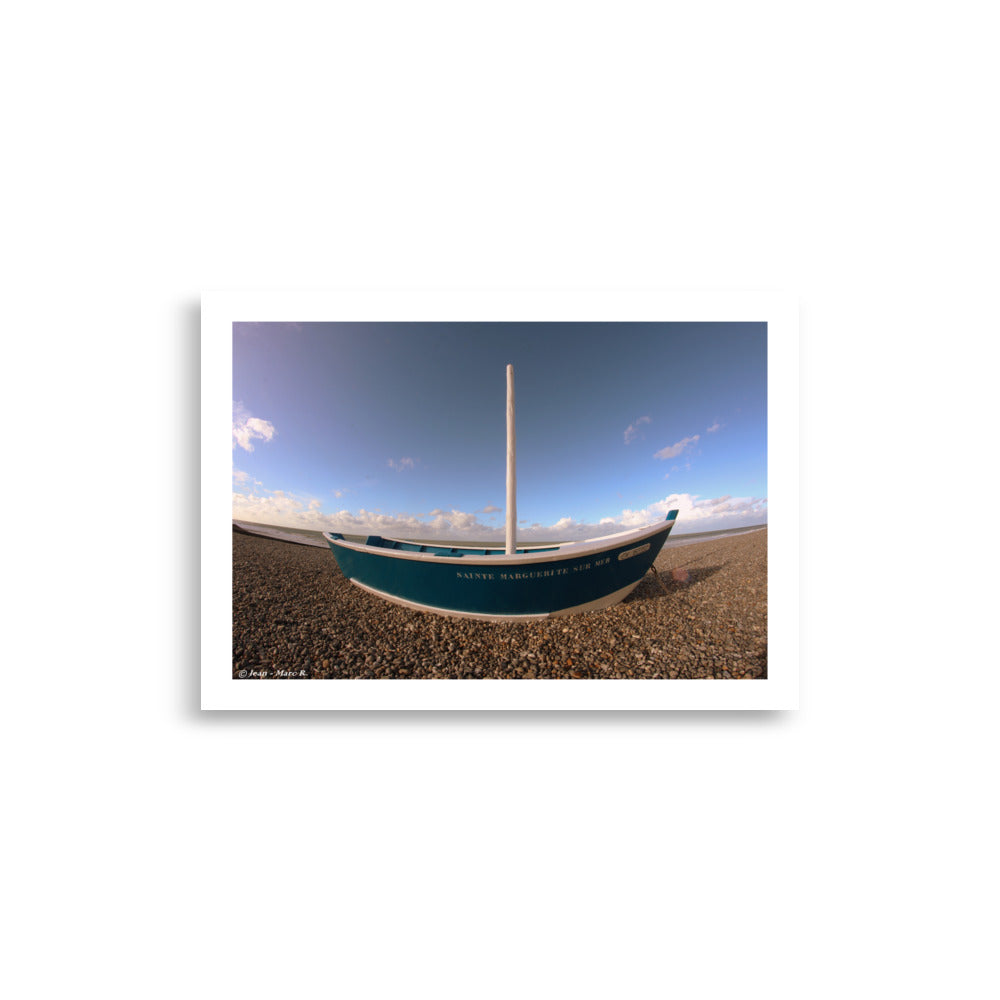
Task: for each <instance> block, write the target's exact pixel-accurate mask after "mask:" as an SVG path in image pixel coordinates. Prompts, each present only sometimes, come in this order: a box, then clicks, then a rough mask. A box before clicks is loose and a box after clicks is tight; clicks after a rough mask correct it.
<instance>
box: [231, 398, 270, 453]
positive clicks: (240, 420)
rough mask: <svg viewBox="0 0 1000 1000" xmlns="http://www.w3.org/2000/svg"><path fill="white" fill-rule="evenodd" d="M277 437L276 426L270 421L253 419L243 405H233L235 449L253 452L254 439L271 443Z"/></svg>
mask: <svg viewBox="0 0 1000 1000" xmlns="http://www.w3.org/2000/svg"><path fill="white" fill-rule="evenodd" d="M274 435H275V430H274V424H272V423H271V422H270V421H269V420H261V419H260V418H259V417H252V416H250V414H249V413H248V412H247V410H246V409H244V407H243V404H242V403H233V447H234V448H235V447H236V446H237V445H239V446H240V447H241V448H242V449H243V450H244V451H253V441H254V439H259V440H261V441H270V440H271V439H272V438H273V437H274Z"/></svg>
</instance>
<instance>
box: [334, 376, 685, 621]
mask: <svg viewBox="0 0 1000 1000" xmlns="http://www.w3.org/2000/svg"><path fill="white" fill-rule="evenodd" d="M516 516H517V505H516V474H515V435H514V370H513V367H512V366H511V365H508V366H507V535H506V545H505V546H504V547H503V548H500V547H496V548H490V547H453V546H447V545H423V544H420V543H419V542H410V541H406V540H405V539H400V538H382V537H381V536H379V535H370V536H369V537H368V538H367V539H366V540H365V541H364V542H351V541H348V540H347V539H345V538H344V536H343V535H342V534H340V533H339V532H324V533H323V537H324V538H325V539H326V541H327V543H328V544H329V546H330V548H331V549H332V550H333V554H334V556H335V557H336V560H337V564H338V565H339V566H340V569H341V572H343V574H344V576H345V577H347V579H348V580H350V581H351V583H353V584H355V585H356V586H358V587H360V588H362V590H367V591H369V592H370V593H372V594H376V595H377V596H379V597H383V598H385V599H386V600H388V601H392V602H394V603H396V604H402V605H403V606H405V607H408V608H416V609H417V610H420V611H430V612H433V613H435V614H440V615H448V616H452V617H459V618H478V619H481V620H486V621H511V620H526V619H536V618H548V617H552V616H557V615H573V614H581V613H583V612H587V611H599V610H600V609H602V608H607V607H611V606H612V605H614V604H617V603H618V602H619V601H621V600H622V599H623V598H625V597H626V596H627V595H628V594H629V593H631V592H632V590H634V589H635V587H636V586H637V584H638V583H639V581H640V580H641V579H642V578H643V576H644V575H645V574H646V571H647V570H648V569H649V567H650V566H652V564H653V560H654V559H656V557H657V556H658V555H659V554H660V549H661V548H662V547H663V543H664V542H665V541H666V540H667V536H668V535H669V534H670V532H671V529H672V528H673V526H674V524H675V523H676V520H677V511H676V510H672V511H670V512H669V513H668V514H667V517H666V520H665V521H658V522H656V523H655V524H648V525H645V526H644V527H641V528H633V529H631V530H629V531H621V532H618V533H617V534H613V535H604V536H602V537H600V538H591V539H588V540H586V541H579V542H565V543H563V544H561V545H542V546H523V547H521V548H518V547H517V544H516V537H515V525H516Z"/></svg>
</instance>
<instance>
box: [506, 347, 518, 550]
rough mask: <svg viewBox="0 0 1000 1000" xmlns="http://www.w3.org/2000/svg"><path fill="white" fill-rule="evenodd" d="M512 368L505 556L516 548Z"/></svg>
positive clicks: (509, 377)
mask: <svg viewBox="0 0 1000 1000" xmlns="http://www.w3.org/2000/svg"><path fill="white" fill-rule="evenodd" d="M514 452H515V442H514V366H513V365H507V549H506V552H507V555H509V556H510V555H513V554H514V549H515V548H516V546H517V542H516V540H515V534H516V526H517V472H516V470H515V468H514Z"/></svg>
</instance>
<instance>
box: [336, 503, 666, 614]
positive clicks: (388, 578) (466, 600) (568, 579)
mask: <svg viewBox="0 0 1000 1000" xmlns="http://www.w3.org/2000/svg"><path fill="white" fill-rule="evenodd" d="M671 514H672V515H673V516H672V517H670V518H669V519H668V520H667V521H666V522H660V524H658V525H650V526H647V527H646V528H641V529H637V530H636V531H630V532H623V533H622V534H620V535H613V536H609V537H608V538H607V539H596V540H594V541H593V542H588V543H573V544H570V545H565V546H555V547H552V548H548V549H537V550H534V551H522V552H519V553H517V554H515V555H505V554H503V551H502V550H494V551H492V552H491V551H490V550H485V549H478V550H476V549H453V548H445V547H443V546H421V545H417V544H416V543H400V542H393V541H386V540H384V539H381V538H370V539H369V540H368V543H366V544H364V545H362V544H359V543H352V542H348V541H346V540H344V539H343V537H342V536H340V535H336V534H326V535H325V536H324V537H325V538H326V540H327V542H328V543H329V545H330V548H331V549H332V550H333V554H334V556H335V557H336V559H337V563H338V565H339V566H340V569H341V571H342V572H343V574H344V576H345V577H347V578H348V579H349V580H350V581H351V582H352V583H354V584H356V585H357V586H359V587H362V588H363V589H365V590H369V591H371V592H372V593H375V594H377V595H378V596H380V597H384V598H385V599H387V600H390V601H394V602H396V603H398V604H403V605H405V606H407V607H412V608H417V609H419V610H423V611H432V612H436V613H438V614H444V615H455V616H460V617H470V618H481V619H486V620H503V619H517V618H543V617H548V616H550V615H567V614H578V613H582V612H586V611H595V610H599V609H600V608H604V607H609V606H611V605H613V604H616V603H618V601H620V600H622V598H624V597H625V596H626V595H627V594H628V593H630V592H631V591H632V590H633V589H634V588H635V586H636V585H637V584H638V583H639V581H640V580H641V579H642V577H643V576H644V575H645V574H646V572H647V570H648V569H649V567H650V566H651V565H652V564H653V560H654V559H656V557H657V556H658V555H659V553H660V549H661V548H662V547H663V543H664V542H665V541H666V539H667V536H668V535H669V534H670V531H671V529H672V528H673V526H674V523H675V519H676V516H677V514H676V511H671Z"/></svg>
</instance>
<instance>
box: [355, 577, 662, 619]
mask: <svg viewBox="0 0 1000 1000" xmlns="http://www.w3.org/2000/svg"><path fill="white" fill-rule="evenodd" d="M644 576H645V574H643V577H644ZM643 577H640V578H639V579H638V580H636V581H635V583H630V584H629V585H628V586H627V587H622V588H621V589H620V590H616V591H614V592H613V593H611V594H607V595H606V596H604V597H599V598H598V599H597V600H595V601H587V602H586V603H585V604H577V605H575V606H574V607H572V608H561V609H560V610H559V611H543V612H541V613H540V614H533V615H488V614H480V613H478V612H475V611H453V610H452V609H451V608H437V607H434V606H433V605H431V604H419V603H417V602H416V601H407V600H406V599H404V598H402V597H397V596H396V595H395V594H389V593H386V592H385V591H384V590H376V589H375V588H374V587H369V586H368V585H367V584H365V583H359V582H358V581H357V580H354V579H352V580H351V583H353V584H354V586H355V587H360V588H361V590H367V591H368V593H369V594H374V595H375V596H376V597H381V598H382V599H383V600H386V601H391V602H392V603H393V604H399V605H401V606H402V607H404V608H410V609H411V610H413V611H430V612H431V613H433V614H436V615H444V616H445V617H447V618H473V619H475V620H476V621H481V622H531V621H541V620H542V619H543V618H561V617H563V616H565V615H579V614H586V613H587V612H588V611H601V610H603V609H604V608H608V607H611V605H612V604H618V603H619V602H620V601H623V600H624V599H625V598H626V597H628V595H629V594H631V593H632V591H633V590H635V588H636V587H638V586H639V584H640V583H641V582H642V579H643Z"/></svg>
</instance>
